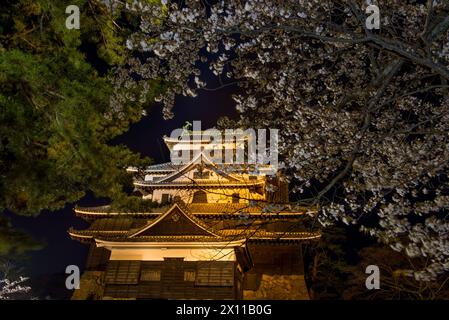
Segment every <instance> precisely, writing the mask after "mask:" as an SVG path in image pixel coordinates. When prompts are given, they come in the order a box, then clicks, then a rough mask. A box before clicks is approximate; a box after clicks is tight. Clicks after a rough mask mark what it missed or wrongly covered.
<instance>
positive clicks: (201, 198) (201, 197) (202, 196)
mask: <svg viewBox="0 0 449 320" xmlns="http://www.w3.org/2000/svg"><path fill="white" fill-rule="evenodd" d="M192 202H193V203H207V194H206V192H205V191H203V190H199V191H195V193H194V194H193V200H192Z"/></svg>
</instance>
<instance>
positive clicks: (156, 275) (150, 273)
mask: <svg viewBox="0 0 449 320" xmlns="http://www.w3.org/2000/svg"><path fill="white" fill-rule="evenodd" d="M140 280H141V281H160V280H161V270H142V272H141V274H140Z"/></svg>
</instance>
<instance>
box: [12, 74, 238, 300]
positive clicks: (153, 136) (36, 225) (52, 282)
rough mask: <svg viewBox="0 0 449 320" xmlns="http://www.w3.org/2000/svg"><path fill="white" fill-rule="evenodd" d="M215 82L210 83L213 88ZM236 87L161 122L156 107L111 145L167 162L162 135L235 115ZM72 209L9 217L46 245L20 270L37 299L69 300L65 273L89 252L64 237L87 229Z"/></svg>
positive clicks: (180, 102) (182, 103)
mask: <svg viewBox="0 0 449 320" xmlns="http://www.w3.org/2000/svg"><path fill="white" fill-rule="evenodd" d="M213 82H214V81H211V82H210V84H211V87H213V85H214V83H213ZM235 90H236V88H235V87H226V88H223V89H220V90H216V91H201V92H200V93H199V95H198V97H196V98H186V97H177V99H176V101H175V108H174V114H175V117H174V118H173V119H171V120H168V121H167V120H163V118H162V112H161V106H158V105H156V106H154V107H153V108H152V109H151V110H150V112H148V116H146V117H144V118H143V119H142V120H141V121H140V122H138V123H135V124H133V125H132V126H131V128H130V130H129V131H128V132H127V133H125V134H124V135H122V136H120V137H118V138H117V139H116V140H115V141H114V143H123V144H126V145H127V146H128V147H129V148H130V149H131V150H133V151H135V152H139V153H141V154H142V155H144V156H149V157H151V158H152V159H153V160H154V162H155V163H159V162H164V161H168V160H169V155H168V149H167V148H166V147H165V145H164V143H163V140H162V136H163V135H164V134H165V135H170V132H171V131H172V130H173V129H176V128H181V127H182V126H183V125H184V123H185V122H186V121H190V122H191V121H193V120H201V125H202V128H203V129H207V128H209V127H212V126H214V125H215V124H216V121H217V120H218V119H219V118H220V117H221V116H224V115H227V116H235V114H236V113H235V109H234V102H233V101H232V99H231V94H232V93H234V92H235ZM78 204H80V205H85V206H88V205H96V204H98V200H96V199H95V198H94V197H92V195H88V196H86V197H84V198H83V199H81V200H80V201H79V202H78ZM73 207H74V204H68V205H67V206H66V207H65V208H64V209H63V210H59V211H56V212H43V213H41V214H40V215H39V216H37V217H23V216H16V215H9V216H11V217H12V218H13V225H14V226H15V227H17V228H19V229H22V230H24V231H26V232H28V233H29V234H31V235H32V236H34V237H35V238H36V239H38V240H42V241H43V242H44V243H45V246H44V248H43V249H42V250H39V251H35V252H31V253H30V254H28V255H27V258H26V260H24V261H22V262H21V263H20V264H21V265H23V269H24V273H25V274H26V275H29V276H30V277H31V281H32V287H33V290H34V291H35V294H36V295H37V296H39V297H41V298H42V297H45V296H49V297H51V298H56V299H58V298H68V297H69V296H70V292H68V291H67V290H66V289H65V287H64V281H65V280H64V279H65V275H64V272H65V268H66V266H67V265H70V264H74V265H78V266H79V267H80V269H83V268H84V264H85V260H86V256H87V251H88V247H87V246H86V245H83V244H81V243H79V242H77V241H73V240H71V239H70V237H69V236H68V234H67V230H68V229H69V227H71V226H73V227H74V228H80V229H83V228H86V227H87V226H88V224H87V223H86V222H85V221H83V220H82V219H80V218H77V217H75V215H74V213H73Z"/></svg>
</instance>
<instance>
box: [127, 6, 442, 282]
mask: <svg viewBox="0 0 449 320" xmlns="http://www.w3.org/2000/svg"><path fill="white" fill-rule="evenodd" d="M122 4H123V5H125V4H124V3H122ZM369 4H375V5H377V6H378V7H379V9H380V29H378V30H376V29H371V28H368V27H367V23H366V20H367V18H369V15H370V13H366V11H365V10H366V7H367V5H369ZM126 7H127V9H128V10H129V11H130V12H133V13H135V14H136V15H139V16H140V17H141V24H140V30H139V31H138V32H136V33H135V34H133V35H132V36H131V37H130V38H129V39H128V41H127V47H128V48H129V49H130V50H135V51H138V52H141V53H142V54H141V55H140V57H139V58H135V59H133V60H131V61H130V62H129V70H128V72H127V73H126V72H122V74H121V78H120V79H121V80H120V81H121V83H132V81H133V79H137V78H138V79H139V81H143V82H145V81H150V80H151V79H157V78H163V79H164V80H165V81H166V82H167V84H168V89H167V90H166V92H165V93H164V95H162V96H160V97H159V98H158V99H157V101H162V102H163V104H164V115H165V117H166V118H170V117H172V116H173V114H172V106H173V102H174V97H175V95H177V94H182V95H186V96H192V97H194V96H196V95H197V93H198V92H199V91H200V90H205V89H211V88H210V87H209V86H208V84H207V83H206V81H204V80H203V79H204V77H203V75H202V72H201V68H200V67H201V65H204V64H205V65H207V66H209V68H210V70H211V71H212V72H213V73H214V74H215V75H216V76H217V77H218V78H219V81H220V83H221V84H222V86H227V85H230V84H231V83H236V84H237V85H238V86H239V88H240V90H239V92H241V93H239V94H236V95H235V96H234V100H235V102H236V108H237V110H238V111H239V113H240V119H239V120H238V121H237V122H235V121H230V120H226V119H225V120H223V121H222V123H221V125H222V126H225V127H229V126H231V125H232V126H239V127H244V128H245V127H250V128H279V129H281V131H280V134H281V141H280V143H279V152H280V155H281V157H282V163H283V169H284V171H285V172H286V174H287V177H289V179H290V180H291V182H292V184H293V185H295V188H294V190H293V191H294V192H295V193H296V194H297V195H298V199H299V200H298V203H300V204H318V205H320V213H319V220H320V222H321V223H322V224H324V225H326V224H328V223H331V222H332V221H334V220H335V219H339V220H342V221H343V222H345V223H347V224H359V225H360V228H361V230H363V231H365V232H367V233H369V234H371V235H372V236H374V237H377V238H378V239H379V240H380V241H382V242H383V243H386V244H388V245H390V246H391V247H392V248H393V249H394V250H396V251H400V252H405V253H406V254H407V255H408V256H409V257H411V258H415V257H425V258H426V261H427V263H426V264H425V265H423V266H422V267H421V268H418V269H417V270H411V271H410V275H411V276H414V277H415V279H417V280H431V279H435V278H436V277H437V276H438V275H439V274H441V273H443V272H445V271H448V270H449V259H448V257H449V232H448V231H449V223H448V221H447V209H448V207H449V193H448V177H447V172H448V160H449V142H448V138H449V136H448V133H449V132H448V129H449V112H448V111H449V110H448V107H449V95H448V88H449V86H448V80H449V37H448V28H449V3H448V2H447V1H443V0H427V1H425V0H424V1H414V0H410V1H395V0H379V1H374V2H371V1H361V0H335V1H322V0H283V1H280V0H247V1H243V0H242V1H240V0H234V1H216V2H213V3H209V2H207V1H183V2H182V3H175V2H169V1H163V2H162V4H161V3H159V2H157V3H156V2H147V1H133V2H132V3H128V4H126ZM156 40H157V41H156ZM143 57H144V58H143Z"/></svg>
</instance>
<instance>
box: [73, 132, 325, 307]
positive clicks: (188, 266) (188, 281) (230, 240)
mask: <svg viewBox="0 0 449 320" xmlns="http://www.w3.org/2000/svg"><path fill="white" fill-rule="evenodd" d="M185 134H189V135H191V137H190V138H191V139H187V140H184V139H174V138H169V137H164V141H165V144H166V146H167V147H168V148H169V150H170V151H171V154H172V162H168V163H162V164H157V165H152V166H149V167H147V168H146V169H145V170H144V171H139V170H137V169H136V168H128V171H129V172H131V173H132V174H133V175H134V186H135V192H137V193H139V194H140V195H141V196H142V197H143V198H144V199H149V200H151V201H153V202H157V203H159V204H160V206H158V207H155V208H153V209H151V210H145V211H148V212H117V210H113V209H112V208H111V207H110V206H102V207H90V208H81V207H77V208H76V209H75V212H76V214H77V215H78V216H80V217H82V218H84V219H85V220H87V221H88V222H90V226H89V228H88V229H86V230H73V229H71V230H69V234H70V236H71V237H72V238H73V239H75V240H78V241H81V242H84V243H87V244H89V245H90V251H89V256H88V259H87V266H86V270H85V272H84V274H83V276H82V278H81V288H80V289H79V290H76V291H75V293H74V296H73V298H74V299H307V298H308V294H307V289H306V287H305V282H304V272H303V263H302V244H303V243H304V242H305V241H311V240H314V239H317V238H319V237H320V234H319V233H317V232H310V231H306V230H305V228H304V227H303V225H302V219H303V218H304V215H305V214H306V213H307V214H314V213H315V212H316V210H315V208H305V207H303V208H298V207H295V208H293V207H292V206H290V205H289V204H288V190H287V185H286V183H285V182H283V181H282V179H281V177H280V175H279V174H277V175H268V174H267V173H272V169H273V168H271V167H270V164H266V165H242V164H232V163H226V162H224V163H221V162H220V163H218V162H219V161H216V157H214V155H213V152H212V153H211V150H208V149H207V148H208V145H209V143H210V140H208V139H204V137H203V136H202V135H201V134H199V135H196V134H192V133H191V132H190V133H187V132H186V133H185ZM248 139H249V138H248V137H247V136H243V135H242V136H236V138H235V139H233V140H232V141H228V140H226V139H225V140H223V141H222V142H221V143H220V144H218V145H215V146H214V149H215V150H218V149H220V150H221V148H223V149H227V150H229V149H231V150H233V154H234V155H235V154H236V153H237V152H238V149H239V148H240V147H239V146H242V145H245V144H246V143H248ZM186 141H187V142H186ZM217 148H218V149H217ZM174 152H179V154H184V155H185V154H189V155H190V156H189V157H187V158H186V157H184V158H183V160H181V161H178V160H179V159H178V160H177V161H173V154H174Z"/></svg>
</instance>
